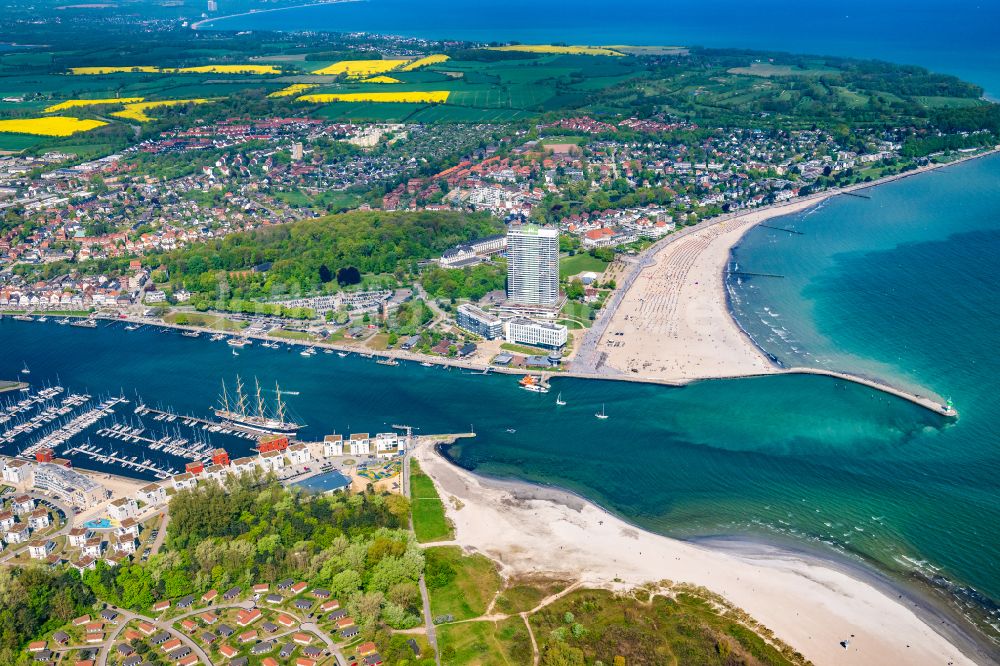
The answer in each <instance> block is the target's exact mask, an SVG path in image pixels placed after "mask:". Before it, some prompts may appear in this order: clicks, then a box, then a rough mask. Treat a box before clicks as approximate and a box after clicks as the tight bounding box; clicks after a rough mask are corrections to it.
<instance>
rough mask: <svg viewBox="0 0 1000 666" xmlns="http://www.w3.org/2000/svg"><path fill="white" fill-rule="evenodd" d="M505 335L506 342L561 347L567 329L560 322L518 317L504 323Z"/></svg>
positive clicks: (564, 340)
mask: <svg viewBox="0 0 1000 666" xmlns="http://www.w3.org/2000/svg"><path fill="white" fill-rule="evenodd" d="M505 337H506V338H507V342H512V343H515V344H522V345H533V346H535V347H546V348H548V349H561V348H562V347H563V346H564V345H565V344H566V340H567V338H568V337H569V329H567V328H566V327H565V326H563V325H562V324H551V323H549V322H541V321H534V320H532V319H526V318H524V317H518V318H516V319H511V320H510V321H508V322H507V323H506V324H505Z"/></svg>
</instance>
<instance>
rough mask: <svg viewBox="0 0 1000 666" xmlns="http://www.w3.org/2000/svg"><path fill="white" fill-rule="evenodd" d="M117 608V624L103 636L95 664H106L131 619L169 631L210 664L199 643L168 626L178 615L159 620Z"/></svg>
mask: <svg viewBox="0 0 1000 666" xmlns="http://www.w3.org/2000/svg"><path fill="white" fill-rule="evenodd" d="M117 610H118V613H119V615H118V624H117V625H116V626H115V630H114V631H113V632H112V633H111V635H110V636H107V637H105V641H104V645H102V646H101V652H100V654H98V656H97V666H107V663H108V655H109V654H110V653H111V650H112V649H113V648H114V644H115V640H116V639H117V638H118V635H119V634H121V632H122V630H123V629H125V625H127V624H128V623H129V622H132V621H133V620H140V621H145V622H149V623H150V624H152V625H154V626H156V627H159V628H160V629H163V630H164V631H169V632H170V635H171V636H176V637H177V638H179V639H180V640H181V643H183V644H184V645H186V646H187V647H189V648H191V651H192V652H194V654H195V655H197V656H198V658H199V659H200V660H201V663H203V664H206V665H207V666H212V660H211V659H210V658H209V656H208V653H206V652H205V651H204V650H203V649H201V646H200V645H198V644H197V643H195V642H194V641H193V640H191V638H190V637H188V636H187V635H186V634H184V633H183V632H180V631H177V630H175V629H174V628H172V627H171V626H170V625H171V624H173V623H174V622H176V621H177V620H178V619H180V618H179V617H177V618H173V619H172V620H170V621H168V622H161V621H159V620H154V619H153V618H151V617H146V616H145V615H139V614H138V613H133V612H131V611H127V610H123V609H120V608H119V609H117ZM197 612H199V613H202V612H204V609H202V610H199V611H197ZM181 617H184V616H181Z"/></svg>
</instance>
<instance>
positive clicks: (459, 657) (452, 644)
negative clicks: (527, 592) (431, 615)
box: [438, 617, 531, 666]
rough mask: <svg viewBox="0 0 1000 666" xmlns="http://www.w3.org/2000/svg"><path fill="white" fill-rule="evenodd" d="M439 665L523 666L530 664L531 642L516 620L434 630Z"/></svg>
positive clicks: (466, 624) (514, 618)
mask: <svg viewBox="0 0 1000 666" xmlns="http://www.w3.org/2000/svg"><path fill="white" fill-rule="evenodd" d="M438 647H439V648H440V649H441V659H442V662H441V663H443V664H469V665H471V664H476V665H477V666H523V665H524V664H530V663H531V639H530V638H528V629H527V627H525V626H524V621H523V620H521V618H519V617H512V618H508V619H506V620H503V621H501V622H463V623H461V624H452V625H447V626H442V627H440V628H439V629H438Z"/></svg>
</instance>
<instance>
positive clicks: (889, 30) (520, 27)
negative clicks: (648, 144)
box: [207, 0, 1000, 96]
mask: <svg viewBox="0 0 1000 666" xmlns="http://www.w3.org/2000/svg"><path fill="white" fill-rule="evenodd" d="M998 25H1000V5H997V3H991V2H983V1H982V0H956V1H955V2H950V3H948V5H947V6H946V7H945V6H943V5H942V4H941V3H939V2H930V1H928V0H908V1H904V0H880V1H879V2H870V1H869V0H839V1H838V2H827V3H820V2H809V3H802V2H799V1H797V0H760V1H758V2H742V1H737V0H708V1H707V2H706V1H704V0H625V1H624V2H616V3H613V4H609V3H607V2H596V1H595V0H545V2H535V1H534V0H476V2H467V1H466V0H423V1H422V2H412V1H410V0H361V1H360V2H345V3H339V4H331V5H324V6H313V7H302V8H297V9H289V10H284V11H277V12H267V13H258V14H255V15H249V16H239V17H234V18H231V19H224V20H220V21H215V22H213V23H212V24H210V26H207V27H209V28H210V29H219V30H285V31H296V30H309V31H312V30H326V31H333V32H353V31H365V32H373V33H381V34H397V35H405V36H413V37H424V38H429V39H473V40H482V41H493V40H519V41H523V42H535V43H546V42H553V41H554V42H560V43H585V44H660V45H663V44H669V45H702V46H712V47H726V48H729V47H740V48H753V49H765V50H775V51H791V52H795V53H812V54H820V55H840V56H855V57H867V58H878V59H881V60H889V61H893V62H899V63H910V64H918V65H924V66H925V67H929V68H931V69H934V70H937V71H941V72H948V73H951V74H956V75H958V76H961V77H963V78H966V79H967V80H970V81H974V82H976V83H978V84H980V85H982V86H984V87H985V88H986V90H987V92H988V93H991V94H992V95H993V96H1000V49H997V48H996V46H995V43H996V39H997V26H998Z"/></svg>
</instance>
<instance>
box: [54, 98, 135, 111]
mask: <svg viewBox="0 0 1000 666" xmlns="http://www.w3.org/2000/svg"><path fill="white" fill-rule="evenodd" d="M144 99H145V97H116V98H108V99H68V100H66V101H65V102H59V103H58V104H53V105H52V106H47V107H45V113H54V112H56V111H63V110H65V109H72V108H74V107H77V106H98V105H100V104H132V103H134V102H141V101H142V100H144Z"/></svg>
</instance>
